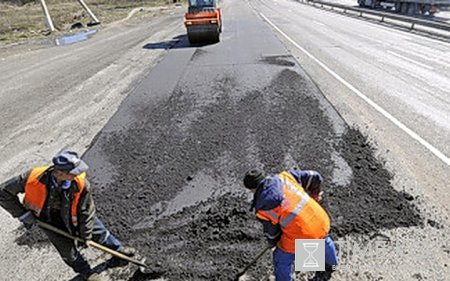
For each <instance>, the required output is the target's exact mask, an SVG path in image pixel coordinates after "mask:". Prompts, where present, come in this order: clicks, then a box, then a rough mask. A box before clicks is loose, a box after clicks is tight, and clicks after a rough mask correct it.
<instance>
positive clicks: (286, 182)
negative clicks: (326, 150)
mask: <svg viewBox="0 0 450 281" xmlns="http://www.w3.org/2000/svg"><path fill="white" fill-rule="evenodd" d="M321 183H322V177H321V175H320V174H319V173H318V172H315V171H302V170H291V171H289V172H287V171H284V172H281V173H279V174H274V175H265V173H264V171H263V170H261V169H251V170H249V171H248V172H247V173H246V174H245V177H244V186H245V187H246V188H248V189H250V190H251V191H252V192H253V193H254V196H253V203H252V207H253V208H254V209H255V212H256V217H257V219H258V220H259V221H260V222H262V224H263V229H264V234H265V236H266V238H267V240H268V242H269V244H271V245H273V246H276V249H275V250H274V252H273V265H274V272H275V278H276V281H290V280H292V265H293V263H294V260H295V239H325V264H326V265H327V269H330V267H332V266H333V265H337V256H336V248H335V245H334V242H333V240H332V239H331V238H330V236H329V235H328V232H329V230H330V218H329V217H328V214H327V213H326V211H325V210H324V209H323V208H322V207H321V205H320V204H319V203H318V202H317V201H320V195H321V191H320V185H321Z"/></svg>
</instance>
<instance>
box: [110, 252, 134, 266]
mask: <svg viewBox="0 0 450 281" xmlns="http://www.w3.org/2000/svg"><path fill="white" fill-rule="evenodd" d="M117 252H119V253H121V254H124V255H125V256H128V257H130V258H131V257H134V255H136V249H135V248H133V247H123V249H122V250H119V251H117ZM127 264H128V261H126V260H124V259H121V258H119V257H112V258H111V259H110V260H109V262H108V265H109V266H110V267H119V266H126V265H127Z"/></svg>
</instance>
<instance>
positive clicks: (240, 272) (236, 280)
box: [234, 245, 274, 281]
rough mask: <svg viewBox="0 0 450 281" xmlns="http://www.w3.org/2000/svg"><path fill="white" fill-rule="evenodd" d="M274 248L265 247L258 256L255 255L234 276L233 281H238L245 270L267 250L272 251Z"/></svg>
mask: <svg viewBox="0 0 450 281" xmlns="http://www.w3.org/2000/svg"><path fill="white" fill-rule="evenodd" d="M273 247H274V246H270V245H269V246H267V247H265V248H264V249H263V250H262V251H261V252H260V253H259V254H258V255H256V257H255V258H254V259H253V260H252V261H250V262H249V263H248V264H247V265H246V266H245V267H244V269H242V270H241V271H239V273H238V274H237V275H236V277H235V278H234V281H239V278H241V276H242V275H244V274H245V273H246V272H247V270H248V269H249V268H250V267H251V266H252V265H253V264H254V263H255V262H257V261H258V260H259V259H260V258H261V257H262V256H263V255H264V254H265V253H266V252H267V250H269V249H272V248H273Z"/></svg>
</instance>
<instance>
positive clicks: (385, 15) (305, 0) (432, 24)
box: [296, 0, 450, 36]
mask: <svg viewBox="0 0 450 281" xmlns="http://www.w3.org/2000/svg"><path fill="white" fill-rule="evenodd" d="M296 1H298V2H302V3H305V4H307V5H312V6H317V5H319V6H320V7H324V6H329V7H331V10H333V9H334V8H338V9H342V10H343V12H344V13H347V11H353V12H357V13H359V16H360V17H362V16H363V15H364V14H367V15H373V16H379V17H380V18H381V19H380V21H381V22H384V21H385V19H393V20H397V21H401V22H406V23H410V24H411V26H410V29H415V30H417V28H416V25H420V26H425V27H431V28H435V29H439V30H444V31H449V32H450V24H446V23H441V22H434V21H429V20H423V19H417V18H411V17H407V16H403V15H396V14H391V13H384V12H380V11H370V10H367V9H361V8H357V7H350V6H346V5H342V4H335V3H330V2H323V1H315V0H314V1H310V0H296ZM439 35H441V36H442V34H439Z"/></svg>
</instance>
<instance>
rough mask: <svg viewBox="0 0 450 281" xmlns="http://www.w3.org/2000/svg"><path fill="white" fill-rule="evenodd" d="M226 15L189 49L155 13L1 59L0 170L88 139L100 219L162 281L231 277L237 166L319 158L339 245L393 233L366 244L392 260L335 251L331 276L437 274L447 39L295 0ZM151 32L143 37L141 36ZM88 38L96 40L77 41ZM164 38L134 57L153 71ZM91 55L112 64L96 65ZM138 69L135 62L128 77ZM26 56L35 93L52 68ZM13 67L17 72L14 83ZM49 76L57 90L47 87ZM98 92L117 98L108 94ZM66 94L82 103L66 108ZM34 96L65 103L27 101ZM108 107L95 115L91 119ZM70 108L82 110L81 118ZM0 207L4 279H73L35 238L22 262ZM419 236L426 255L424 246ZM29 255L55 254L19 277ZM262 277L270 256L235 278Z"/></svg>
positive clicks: (442, 250)
mask: <svg viewBox="0 0 450 281" xmlns="http://www.w3.org/2000/svg"><path fill="white" fill-rule="evenodd" d="M223 12H224V28H223V31H224V32H223V34H222V38H221V42H220V43H218V44H213V45H205V46H190V45H189V44H188V43H187V39H186V36H185V33H184V32H185V31H184V29H183V28H182V26H181V12H178V13H177V14H175V15H174V16H170V17H169V16H168V17H166V18H165V20H158V21H157V22H156V23H155V24H154V25H153V24H150V25H149V26H146V25H141V26H140V25H138V26H136V27H129V26H128V27H126V28H124V30H122V29H121V28H118V29H113V30H114V31H115V32H117V37H112V38H109V37H108V36H105V33H106V34H111V33H109V32H111V30H110V31H108V30H107V31H105V33H102V32H100V33H99V34H98V35H96V36H94V38H92V39H90V40H91V41H88V42H84V43H81V44H80V45H78V46H79V48H78V47H77V45H73V46H69V47H63V48H61V49H54V48H55V47H54V48H49V49H46V50H43V51H39V52H36V53H35V52H32V53H30V54H27V55H24V56H14V57H8V58H7V60H6V62H3V64H1V65H0V67H4V68H5V69H6V68H8V69H11V70H12V71H10V72H8V73H6V72H2V73H3V74H2V76H1V77H0V81H2V84H3V83H4V85H7V87H4V88H3V90H0V91H1V92H0V94H1V95H2V97H4V98H3V100H4V102H3V103H2V104H1V106H2V107H1V108H4V109H5V110H4V111H2V113H1V114H2V126H4V127H5V128H6V130H5V131H4V133H3V134H2V135H1V137H2V147H3V148H4V152H3V155H4V157H3V158H4V162H3V163H2V164H1V166H0V171H2V175H1V176H2V177H1V178H2V179H6V176H10V175H11V174H12V172H13V171H15V170H16V169H17V170H20V169H24V167H26V166H27V165H31V164H35V163H40V164H44V163H42V162H43V160H44V159H49V158H50V157H51V155H52V154H53V153H55V152H56V151H55V150H56V149H57V148H58V147H59V146H62V145H71V146H75V147H76V148H77V149H79V150H80V151H83V150H84V149H85V148H86V147H87V146H89V149H88V150H87V152H86V154H85V160H86V161H87V162H88V163H89V164H90V167H91V171H90V176H91V179H92V182H93V183H94V185H95V186H96V193H95V198H96V203H97V207H98V210H99V214H100V215H101V216H102V218H103V219H104V220H105V222H106V223H107V225H108V226H110V228H111V230H112V231H113V232H114V233H116V234H117V235H118V236H119V237H120V238H121V239H123V240H124V241H127V243H129V244H131V245H133V246H135V247H138V248H139V249H140V251H141V253H142V254H145V255H147V256H149V257H150V259H149V262H150V263H152V265H154V263H156V262H157V261H160V262H162V264H163V265H164V266H165V269H166V273H165V275H164V277H165V278H167V280H186V279H189V280H227V279H231V278H232V276H233V274H234V273H236V272H237V270H238V269H240V268H241V267H242V265H243V264H245V262H246V261H248V259H249V258H251V257H252V256H253V255H254V254H256V253H257V252H258V251H259V248H260V247H262V246H263V243H264V241H263V240H262V239H261V234H260V227H259V226H258V224H257V223H256V222H255V220H254V218H253V216H252V214H251V213H250V212H248V207H249V206H248V203H249V199H250V198H249V196H248V194H245V193H244V190H243V189H242V186H241V182H240V180H241V177H242V174H243V173H244V171H245V170H246V169H247V168H248V167H250V166H253V165H258V166H263V167H265V168H266V169H267V170H269V171H277V170H280V169H285V168H290V167H292V166H297V165H299V166H300V167H301V168H306V169H317V170H319V171H320V172H321V173H322V174H323V175H324V176H325V179H326V184H325V187H324V189H325V204H326V206H327V208H328V210H329V211H330V214H331V216H332V218H333V231H332V235H334V237H335V239H336V240H337V241H338V242H354V241H362V242H363V243H368V241H371V240H373V239H374V237H375V238H376V237H379V236H380V237H384V238H386V237H387V239H388V241H391V242H392V243H393V244H396V245H400V246H402V247H404V249H405V251H396V250H395V248H394V250H392V249H393V247H392V245H391V247H385V248H379V249H378V250H377V252H375V255H376V256H378V257H381V258H382V259H383V258H385V259H384V263H385V264H388V265H389V266H391V267H395V268H397V270H395V271H393V270H386V268H379V261H378V263H377V260H376V259H373V257H372V258H370V257H365V256H364V253H361V252H360V254H358V255H354V256H353V257H352V256H351V255H350V256H349V255H348V253H347V256H345V255H344V256H343V261H346V262H349V260H350V262H349V263H348V264H347V265H349V266H351V267H352V270H350V271H349V270H342V271H339V272H337V273H336V274H334V276H333V279H335V280H354V276H355V274H358V279H359V280H373V279H377V278H381V277H383V280H411V279H420V278H422V277H424V278H425V277H426V278H428V279H433V280H441V279H440V278H442V276H445V275H442V272H441V271H444V273H447V274H448V273H449V272H448V270H449V269H448V267H446V266H444V264H445V263H446V262H447V261H448V258H449V256H448V255H449V253H450V249H448V245H449V244H450V243H448V241H449V235H448V225H449V222H448V220H449V219H448V214H449V213H448V209H447V203H448V191H449V190H448V188H449V187H448V183H449V182H450V180H449V174H450V173H448V171H449V164H448V157H449V155H450V147H449V146H448V141H449V140H450V125H449V124H450V122H449V121H450V120H449V118H450V116H449V115H450V114H449V112H450V81H449V78H448V77H450V75H449V74H450V73H449V72H450V69H449V66H450V58H449V57H450V56H449V54H450V45H449V44H448V43H444V42H441V41H436V40H432V39H429V38H425V37H421V36H417V35H413V34H409V33H407V32H404V31H400V30H396V29H393V28H388V27H384V26H381V25H378V24H374V23H370V22H366V21H363V20H359V19H355V18H350V17H346V16H342V15H338V14H335V13H330V12H326V11H323V10H319V9H315V8H313V7H308V6H305V5H301V4H299V3H297V2H296V1H288V0H251V1H239V0H230V1H224V2H223ZM177 16H178V17H177ZM177 24H179V25H178V27H177ZM146 28H149V29H150V30H151V31H154V33H155V34H154V35H152V36H151V37H148V35H147V37H146V36H144V35H145V34H146V32H150V31H146ZM157 31H161V32H157ZM122 32H123V33H122ZM127 35H132V38H133V42H128V44H130V45H125V43H126V42H127V40H126V37H127ZM146 38H147V39H146ZM95 46H98V48H99V49H101V50H99V49H95V48H94V50H92V52H89V47H95ZM108 46H121V48H117V50H118V51H119V53H118V54H116V56H114V57H110V56H109V55H108V54H113V53H114V48H109V47H108ZM127 48H129V49H130V50H131V51H130V52H128V51H127ZM166 48H168V50H167V51H166V52H165V57H164V59H163V60H161V61H160V62H159V63H158V64H157V65H156V66H155V67H152V69H151V71H150V68H151V67H150V66H149V67H145V65H142V62H140V61H141V59H142V61H145V62H148V63H149V65H152V64H153V63H155V60H157V58H159V56H160V55H161V53H162V51H163V50H164V49H166ZM53 52H54V54H55V56H52V53H53ZM99 53H100V54H101V55H102V57H104V59H105V60H106V59H108V60H107V62H105V61H103V62H102V61H99V60H96V59H95V57H96V56H97V55H99ZM79 55H83V56H84V57H85V58H86V59H87V60H88V61H89V64H90V66H89V68H88V71H89V75H88V76H89V77H91V76H92V77H94V78H91V79H89V77H86V74H83V72H81V71H80V72H78V71H69V72H70V73H73V75H74V76H73V79H74V80H75V81H78V82H74V81H70V79H68V78H67V75H62V74H63V73H67V69H65V68H64V64H65V63H66V62H76V61H78V56H79ZM46 56H49V57H50V58H53V59H52V60H50V62H51V64H50V66H47V68H45V67H46V66H44V65H43V64H42V63H41V62H40V59H42V58H43V57H46ZM85 61H86V60H81V63H80V64H77V67H78V68H77V69H73V70H78V69H80V68H81V67H82V62H85ZM22 66H23V67H22ZM133 66H137V67H138V71H137V72H135V73H132V75H126V74H127V73H128V72H129V71H131V69H133ZM37 67H42V68H44V69H48V71H52V73H56V74H58V73H61V75H54V77H55V79H54V81H52V83H50V84H49V86H48V87H46V86H45V85H44V84H45V83H44V82H43V79H44V78H45V79H46V81H47V80H50V79H49V78H48V76H46V75H43V73H42V72H39V71H36V68H37ZM53 68H55V69H53ZM122 70H123V71H122ZM14 72H16V73H17V76H15V75H14ZM19 74H23V75H26V77H27V80H26V81H23V83H22V81H21V80H20V79H19V78H18V75H19ZM107 74H111V76H112V77H114V79H117V81H114V83H113V82H112V81H111V80H110V79H107V78H108V75H107ZM105 75H106V76H105ZM122 75H124V76H125V77H124V78H123V79H122ZM33 79H34V80H33ZM27 81H28V82H30V83H25V82H27ZM33 81H39V83H38V82H33ZM121 82H122V84H121ZM96 83H99V84H98V85H96ZM111 83H112V84H111ZM53 84H54V85H61V87H62V86H64V85H67V86H65V87H63V89H64V91H63V92H62V93H60V92H59V91H58V89H59V88H60V87H57V88H56V89H55V88H54V87H52V86H51V85H53ZM77 85H79V86H77ZM99 85H100V88H102V87H101V86H104V87H105V88H106V89H110V90H108V91H106V92H101V93H102V94H101V95H100V96H94V97H92V100H90V99H89V91H87V90H86V89H93V90H101V89H100V88H99ZM114 85H119V86H120V87H119V88H120V89H121V90H120V91H117V90H114V89H115V86H114ZM84 87H87V88H86V89H84ZM125 89H129V92H128V91H127V90H125ZM128 93H129V95H128V96H127V98H126V99H125V100H124V101H123V103H121V104H120V106H119V102H120V101H121V100H122V98H121V96H123V95H125V94H128ZM14 95H18V98H17V99H14V98H13V96H14ZM58 95H61V96H64V97H63V98H62V99H60V98H56V97H58ZM78 95H79V97H78V98H77V96H78ZM108 99H112V100H111V101H112V103H106V104H105V102H106V101H107V100H108ZM72 100H73V101H74V104H75V105H76V107H77V108H81V109H82V110H83V111H81V112H80V110H78V109H77V110H73V111H72V110H69V109H70V108H71V107H70V105H69V104H70V103H69V102H70V101H72ZM86 101H89V106H88V107H83V106H82V105H83V104H84V102H86ZM46 104H49V105H51V108H55V107H59V106H62V108H63V109H64V110H63V109H60V110H55V111H52V110H50V109H51V108H46V110H44V111H41V110H39V109H36V105H39V108H40V107H45V105H46ZM108 105H109V106H111V108H109V109H108V112H103V111H101V112H103V113H102V114H100V115H98V114H96V112H98V111H99V110H102V109H103V108H104V107H105V106H108ZM21 109H26V110H22V111H21ZM115 109H117V112H116V113H115V115H114V116H113V117H112V118H111V119H110V120H109V121H108V122H107V124H106V125H105V127H103V124H104V123H105V122H106V120H105V119H106V118H109V116H110V115H111V114H112V111H114V110H115ZM15 112H19V114H13V113H15ZM27 112H30V114H31V117H30V116H27V114H26V113H27ZM39 113H42V114H41V117H42V118H44V120H40V119H39ZM80 114H81V115H83V114H86V117H85V118H84V119H82V120H86V121H88V122H85V123H86V124H84V125H83V122H80V121H79V120H80ZM8 120H11V122H9V121H8ZM51 120H61V121H54V122H52V123H51V124H52V126H54V128H55V130H50V129H49V128H46V126H45V124H47V122H49V121H51ZM72 126H73V127H72ZM350 127H354V128H356V129H355V130H352V129H350ZM67 128H71V129H76V132H77V133H76V135H75V136H74V137H71V136H70V134H68V130H67ZM14 132H16V133H14ZM96 132H99V134H98V135H97V138H95V139H94V134H95V133H96ZM27 136H28V137H27ZM367 139H368V140H369V141H370V143H371V145H370V146H369V145H367ZM372 147H373V149H372ZM22 151H25V152H26V153H25V154H26V155H29V157H28V158H26V157H25V155H24V152H22ZM19 158H20V160H21V161H18V160H19ZM22 159H25V160H22ZM1 216H2V229H5V230H7V231H5V232H6V233H5V234H2V236H0V237H1V240H2V244H1V245H3V246H0V247H3V248H0V250H2V249H3V251H1V253H4V254H3V256H2V259H1V260H0V265H1V266H0V273H1V274H0V276H2V277H5V278H6V279H5V280H10V279H13V278H14V277H15V276H20V277H24V278H26V279H27V280H32V281H34V280H61V279H64V278H66V279H67V278H70V277H71V276H73V274H71V272H70V270H68V269H67V267H65V266H64V265H63V264H62V262H61V261H60V260H58V257H57V256H55V255H54V252H52V251H53V249H52V248H49V247H48V246H44V247H42V248H36V247H33V248H32V254H31V255H29V256H28V257H27V258H23V259H22V257H23V256H24V253H25V252H27V251H28V248H26V247H23V246H17V245H16V244H13V243H14V241H16V242H17V243H18V244H27V245H28V244H31V243H30V242H32V240H30V238H29V236H27V235H22V233H20V232H18V233H16V232H15V228H16V226H17V224H14V223H15V221H13V220H12V219H11V218H9V217H8V216H7V214H5V213H2V214H1ZM13 222H14V223H13ZM10 245H11V247H10ZM40 245H41V246H42V244H40ZM424 248H430V250H429V251H427V253H429V254H431V255H432V257H431V258H430V256H427V257H426V258H424V257H423V255H422V254H423V249H424ZM344 250H345V248H344V247H343V248H342V252H344ZM392 252H395V253H397V254H398V256H392ZM369 254H370V253H369ZM39 256H44V257H46V260H47V259H49V260H50V259H51V261H50V262H46V260H42V259H41V260H40V262H39V263H37V264H35V266H34V267H32V268H31V269H30V270H27V271H26V272H24V271H23V270H24V268H25V267H26V265H27V264H28V263H30V262H31V260H33V261H34V260H36V259H37V257H39ZM12 265H20V266H17V267H15V266H12ZM54 265H56V266H54ZM367 267H369V268H367ZM270 272H271V268H270V258H269V257H268V256H267V257H265V258H264V259H263V260H262V261H261V264H259V265H258V267H255V268H253V269H252V270H251V271H250V272H249V273H248V275H247V278H248V279H249V280H261V279H262V280H266V279H267V278H269V276H270ZM102 274H103V275H106V276H109V278H110V279H112V280H151V277H149V276H147V277H145V276H140V275H134V276H131V275H132V274H133V272H132V269H126V270H113V269H110V270H107V271H105V272H104V273H102ZM439 274H440V275H439ZM447 276H448V275H447ZM305 278H306V277H305V276H304V275H301V276H298V279H299V280H303V279H305ZM0 279H1V278H0ZM442 280H444V279H442Z"/></svg>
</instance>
